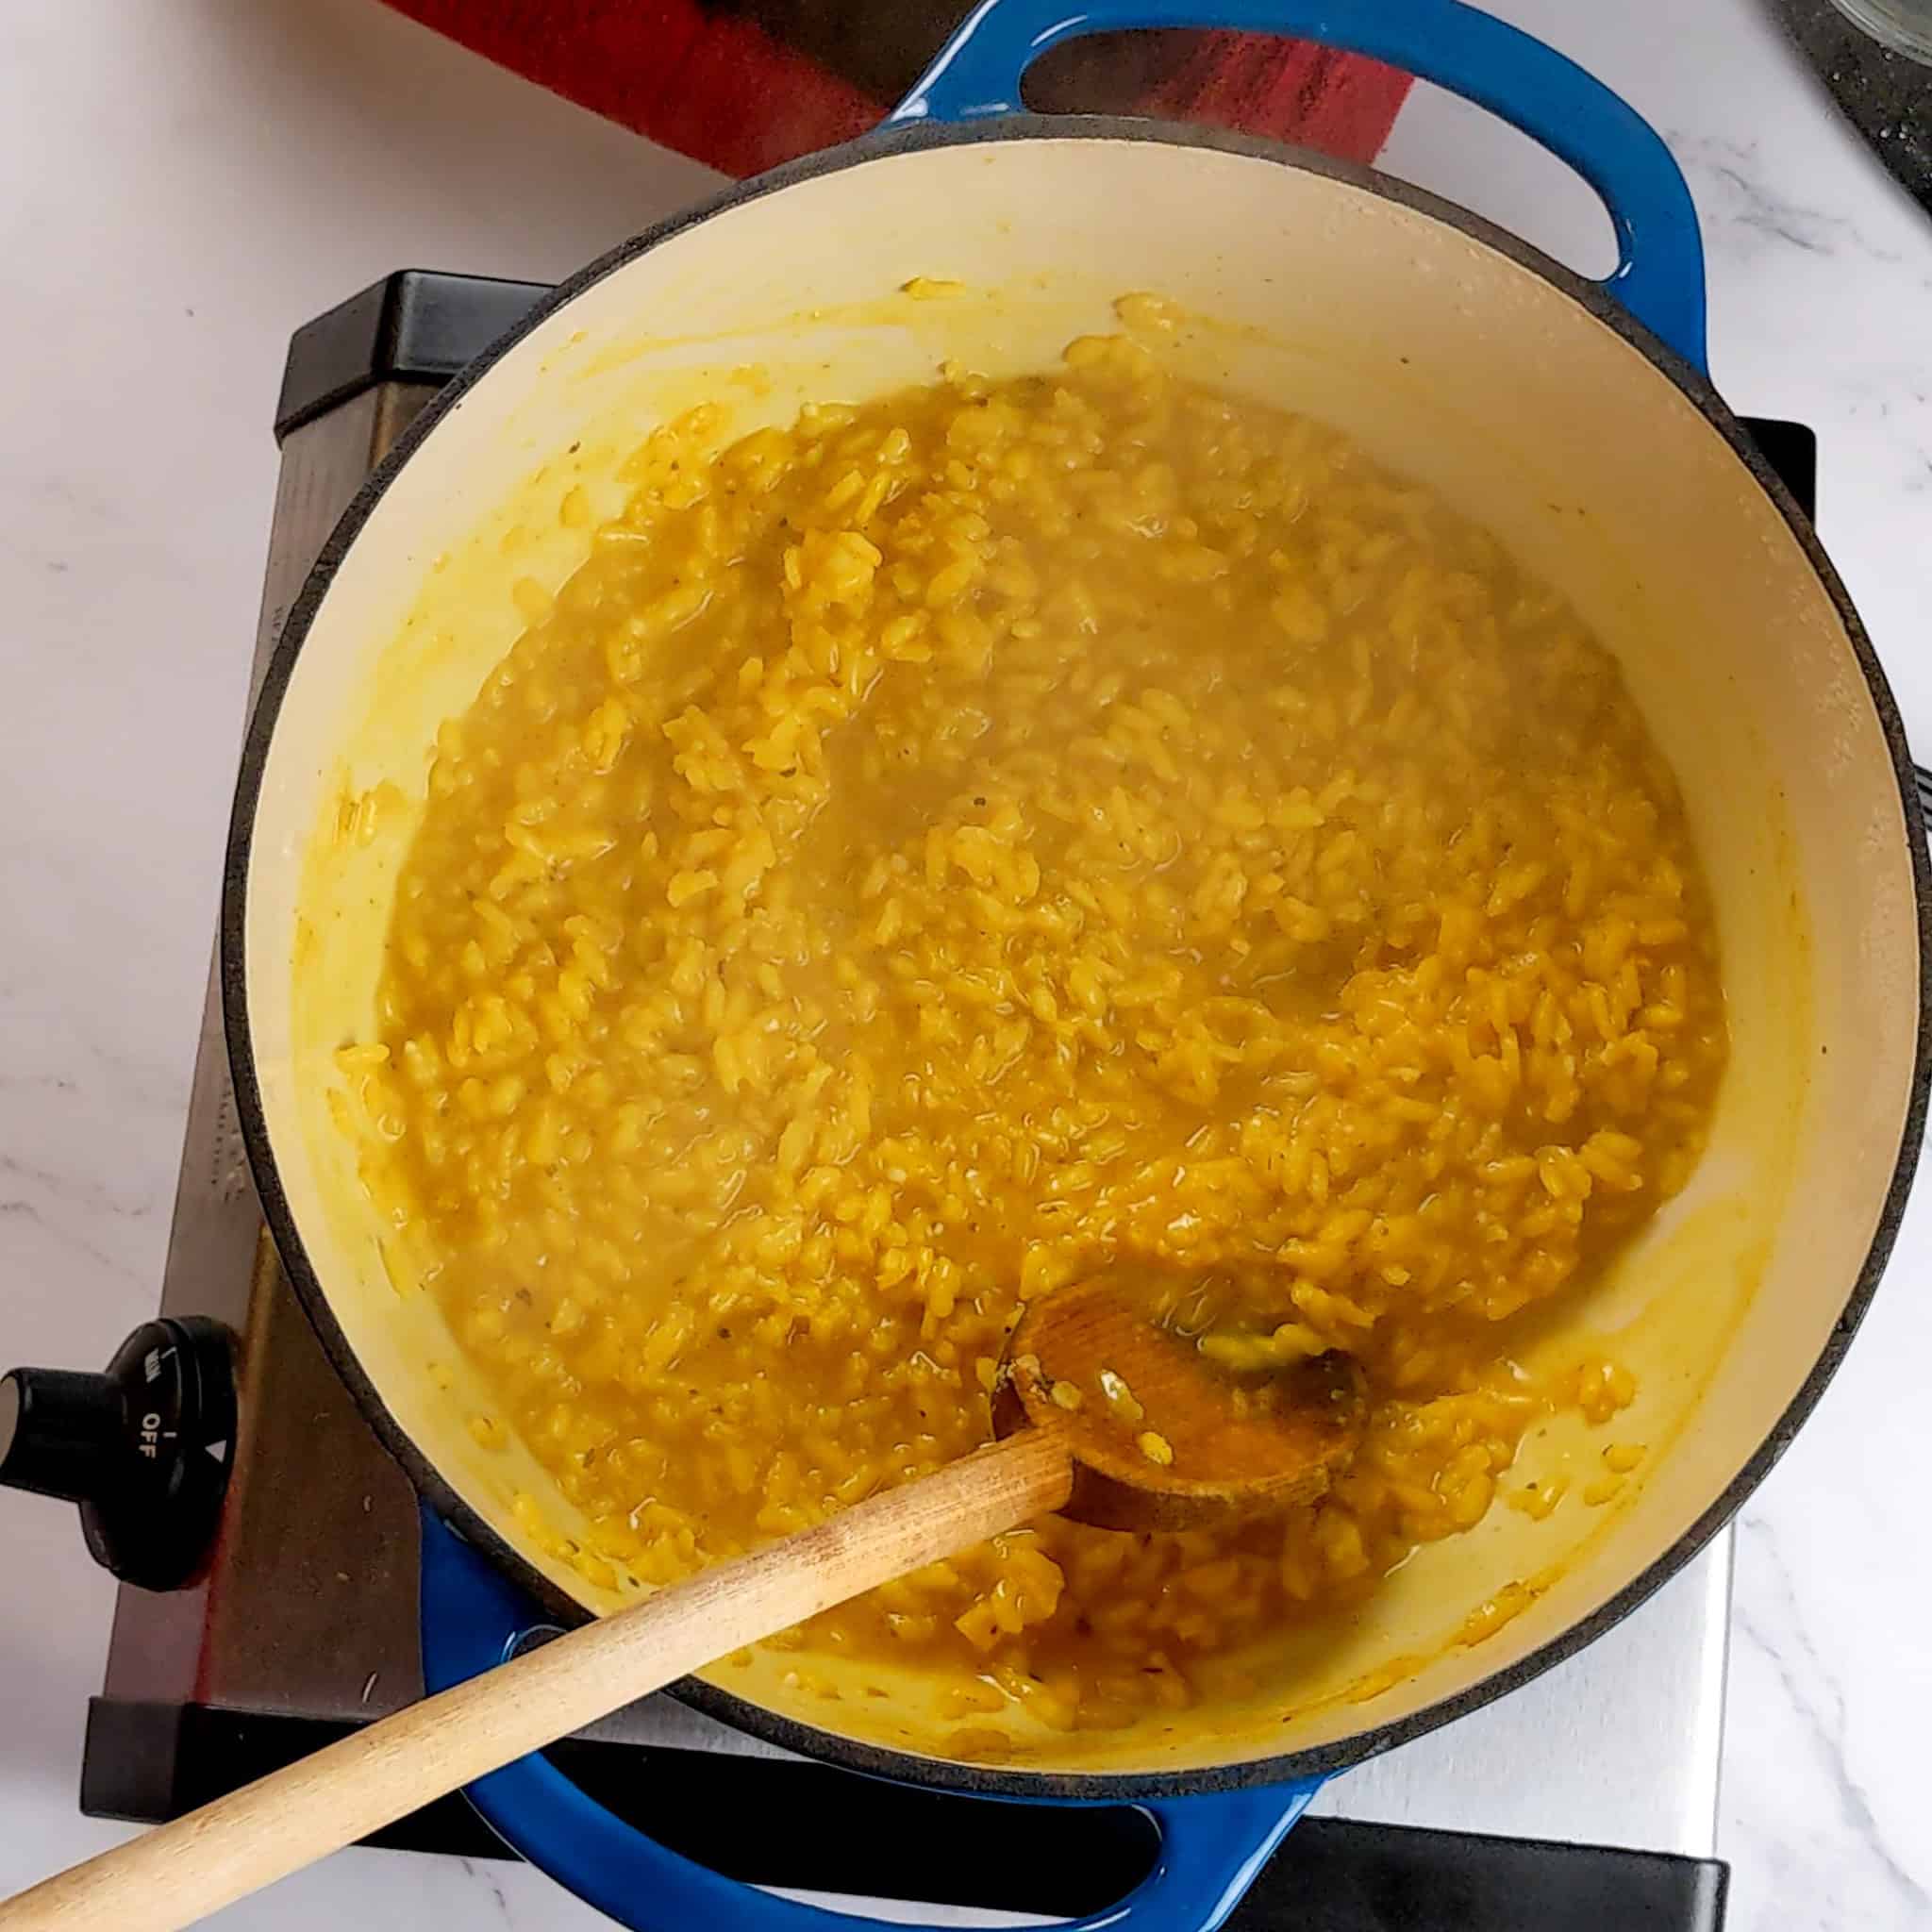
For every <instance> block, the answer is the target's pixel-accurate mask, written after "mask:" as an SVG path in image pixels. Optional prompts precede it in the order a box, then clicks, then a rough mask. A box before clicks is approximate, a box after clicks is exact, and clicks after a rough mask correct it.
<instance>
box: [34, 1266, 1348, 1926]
mask: <svg viewBox="0 0 1932 1932" xmlns="http://www.w3.org/2000/svg"><path fill="white" fill-rule="evenodd" d="M1103 1377H1106V1378H1110V1379H1108V1380H1107V1381H1103ZM1063 1383H1064V1384H1067V1385H1069V1386H1070V1387H1073V1388H1076V1389H1079V1390H1081V1391H1082V1395H1081V1399H1080V1400H1079V1402H1078V1404H1077V1406H1075V1407H1069V1406H1068V1402H1069V1398H1068V1397H1067V1396H1065V1395H1061V1396H1060V1397H1058V1398H1056V1395H1055V1392H1054V1391H1055V1390H1056V1388H1057V1387H1058V1386H1059V1385H1061V1384H1063ZM1115 1385H1118V1386H1119V1387H1124V1389H1126V1390H1127V1391H1128V1393H1127V1396H1126V1399H1125V1400H1124V1401H1123V1400H1120V1399H1118V1397H1116V1399H1114V1400H1111V1401H1109V1400H1108V1397H1107V1394H1106V1390H1107V1389H1108V1388H1111V1387H1114V1386H1115ZM1090 1390H1091V1391H1092V1393H1091V1398H1090V1397H1089V1395H1088V1394H1087V1392H1086V1391H1090ZM1253 1398H1254V1391H1253V1388H1252V1386H1249V1387H1248V1388H1247V1389H1245V1390H1243V1389H1242V1388H1241V1386H1239V1385H1237V1384H1236V1383H1234V1382H1233V1381H1231V1380H1230V1379H1229V1378H1228V1377H1227V1376H1226V1375H1225V1374H1222V1373H1220V1372H1217V1371H1216V1370H1215V1369H1214V1368H1213V1367H1212V1366H1211V1365H1210V1364H1209V1363H1208V1362H1207V1361H1206V1360H1205V1359H1204V1358H1203V1357H1202V1356H1201V1355H1200V1353H1199V1351H1198V1350H1196V1349H1194V1348H1192V1347H1191V1346H1190V1345H1188V1344H1187V1343H1186V1342H1185V1341H1182V1340H1181V1339H1180V1338H1178V1337H1175V1336H1174V1335H1171V1334H1169V1333H1167V1332H1166V1331H1165V1330H1163V1329H1160V1328H1158V1327H1157V1326H1156V1325H1155V1324H1154V1323H1153V1322H1152V1321H1151V1320H1150V1319H1149V1318H1148V1316H1147V1315H1146V1314H1144V1313H1143V1312H1141V1310H1140V1309H1139V1308H1137V1307H1136V1306H1135V1305H1134V1302H1133V1301H1132V1299H1130V1298H1128V1297H1125V1296H1124V1295H1122V1294H1121V1293H1119V1292H1115V1291H1110V1284H1109V1283H1108V1281H1107V1280H1106V1279H1104V1278H1102V1279H1099V1280H1095V1281H1091V1282H1088V1283H1083V1284H1080V1285H1077V1286H1071V1287H1068V1288H1064V1289H1061V1290H1059V1291H1057V1292H1056V1293H1054V1294H1052V1295H1049V1296H1046V1297H1044V1298H1042V1299H1041V1301H1039V1302H1038V1303H1036V1304H1035V1305H1033V1306H1032V1307H1029V1308H1028V1310H1027V1312H1026V1314H1025V1315H1024V1317H1023V1318H1022V1320H1021V1321H1020V1323H1019V1324H1018V1325H1017V1326H1016V1327H1015V1329H1014V1331H1013V1336H1012V1340H1011V1341H1010V1342H1009V1343H1008V1352H1007V1358H1006V1361H1005V1362H1004V1363H1003V1365H1002V1371H1001V1380H1000V1384H999V1386H998V1388H997V1390H996V1393H995V1400H994V1406H993V1413H994V1424H995V1428H996V1429H997V1430H998V1432H999V1434H1000V1435H1001V1437H1002V1438H1003V1440H1002V1441H998V1442H995V1443H993V1444H991V1445H990V1446H989V1447H987V1448H984V1449H979V1450H976V1451H974V1453H973V1454H972V1455H971V1456H968V1457H964V1458H962V1459H961V1460H960V1461H958V1462H956V1463H954V1464H952V1465H951V1466H950V1467H949V1468H946V1469H942V1470H941V1471H939V1472H938V1474H934V1475H929V1476H925V1477H923V1478H922V1479H921V1480H919V1481H918V1482H913V1483H908V1484H906V1485H904V1486H903V1487H901V1488H899V1489H896V1490H891V1491H887V1492H886V1493H885V1494H883V1495H879V1496H874V1497H872V1498H871V1499H869V1500H868V1501H866V1502H863V1503H859V1504H857V1505H855V1506H854V1507H851V1508H849V1509H846V1510H842V1511H841V1513H840V1514H839V1515H837V1516H834V1517H831V1518H830V1519H828V1520H827V1521H826V1522H824V1523H822V1524H818V1525H817V1527H815V1528H812V1529H808V1530H803V1531H800V1532H799V1533H798V1534H797V1535H795V1536H790V1537H787V1538H785V1539H784V1540H783V1541H780V1542H775V1543H772V1544H770V1545H768V1546H767V1547H766V1548H764V1549H761V1550H758V1551H757V1552H755V1553H754V1554H753V1555H751V1556H748V1557H740V1558H738V1559H737V1560H736V1561H734V1562H730V1563H723V1564H720V1565H718V1566H717V1567H716V1568H714V1569H710V1570H707V1571H704V1572H703V1573H702V1574H699V1575H697V1576H694V1577H692V1578H691V1579H690V1581H688V1582H685V1583H680V1584H676V1585H675V1586H673V1587H672V1588H670V1589H667V1590H662V1591H658V1592H657V1593H656V1594H654V1595H653V1596H651V1597H649V1598H647V1599H646V1600H645V1601H644V1602H642V1603H640V1604H638V1605H636V1606H634V1607H631V1608H629V1609H625V1610H620V1611H618V1612H617V1613H615V1614H614V1615H612V1616H608V1617H603V1618H599V1619H597V1620H595V1621H593V1622H591V1623H589V1624H584V1625H583V1626H582V1627H581V1628H579V1629H575V1630H573V1631H570V1632H569V1633H567V1634H566V1635H564V1636H562V1637H558V1638H557V1639H555V1640H554V1641H551V1642H549V1643H546V1644H544V1645H543V1646H541V1648H540V1649H536V1650H532V1651H528V1652H526V1653H525V1654H524V1655H523V1656H520V1657H514V1658H512V1659H511V1660H510V1661H509V1662H508V1663H505V1664H503V1665H500V1666H499V1667H498V1668H497V1669H495V1670H493V1671H490V1672H487V1673H485V1674H483V1675H481V1676H478V1677H473V1678H471V1679H470V1680H469V1681H468V1682H467V1683H463V1684H458V1685H456V1686H454V1687H453V1688H452V1689H450V1690H447V1691H439V1692H438V1693H437V1694H436V1695H435V1696H434V1697H426V1698H425V1699H424V1700H423V1701H422V1702H421V1703H420V1704H414V1705H411V1706H410V1707H408V1709H407V1710H402V1711H398V1712H396V1713H395V1714H394V1715H393V1716H392V1717H387V1718H383V1719H382V1720H380V1721H379V1722H378V1723H375V1724H371V1725H369V1726H368V1727H367V1728H366V1729H364V1730H361V1731H358V1732H357V1733H356V1735H355V1736H354V1737H350V1738H344V1739H342V1740H341V1741H340V1742H337V1743H334V1744H330V1745H328V1746H326V1747H325V1749H323V1750H321V1751H318V1752H316V1753H315V1754H314V1755H313V1756H312V1757H305V1758H303V1759H302V1760H301V1762H300V1763H297V1764H291V1765H290V1766H288V1767H287V1768H286V1769H284V1770H281V1771H277V1772H274V1773H272V1774H270V1775H269V1776H267V1777H264V1778H260V1779H258V1780H257V1782H256V1783H254V1784H252V1785H246V1786H244V1787H242V1790H237V1791H231V1792H230V1793H228V1794H227V1795H226V1796H225V1797H221V1798H217V1799H215V1800H214V1802H213V1803H212V1804H208V1805H204V1806H203V1807H201V1809H200V1810H198V1811H191V1812H189V1813H188V1814H187V1816H185V1817H182V1818H177V1819H175V1820H174V1821H172V1822H171V1823H169V1824H162V1825H158V1826H156V1827H155V1828H154V1829H153V1830H152V1831H149V1832H147V1833H145V1834H144V1835H143V1836H142V1837H140V1838H137V1839H133V1840H129V1841H128V1842H127V1843H126V1844H125V1845H120V1846H117V1847H116V1848H115V1849H114V1850H112V1851H109V1852H104V1853H102V1854H101V1855H100V1857H95V1858H90V1859H89V1860H88V1861H87V1862H86V1863H85V1864H81V1865H76V1866H75V1867H74V1868H73V1869H72V1870H70V1871H67V1872H63V1873H59V1874H56V1875H55V1876H54V1877H52V1878H48V1879H45V1880H43V1881H42V1883H41V1884H39V1885H36V1886H33V1887H31V1888H30V1889H29V1890H26V1891H24V1892H22V1893H20V1894H19V1895H18V1896H17V1897H15V1898H13V1899H11V1900H9V1901H8V1902H7V1903H5V1904H0V1932H19V1928H24V1927H29V1926H31V1927H46V1928H53V1927H58V1928H60V1932H83V1928H93V1927H98V1928H100V1932H172V1928H174V1927H175V1926H180V1925H187V1924H192V1923H193V1922H194V1921H195V1920H197V1919H200V1918H202V1917H204V1916H206V1915H207V1914H208V1913H209V1912H212V1911H215V1910H217V1909H219V1908H220V1907H223V1906H225V1905H227V1904H229V1903H230V1902H231V1901H233V1900H235V1899H238V1898H241V1897H242V1896H243V1895H244V1894H246V1893H248V1892H251V1891H253V1890H256V1889H257V1888H258V1887H259V1886H263V1885H267V1884H269V1883H271V1882H272V1881H273V1880H275V1879H277V1878H280V1877H283V1876H285V1875H286V1874H289V1873H291V1872H294V1871H297V1870H299V1869H300V1868H301V1867H302V1866H304V1865H307V1864H308V1863H310V1862H311V1861H312V1860H314V1859H316V1858H319V1857H323V1856H324V1855H325V1853H328V1852H332V1851H335V1850H337V1849H339V1848H340V1847H341V1846H343V1845H347V1844H353V1843H354V1842H355V1841H356V1840H358V1839H360V1838H365V1837H367V1836H368V1834H369V1833H371V1832H372V1831H375V1830H377V1829H379V1828H380V1827H381V1826H383V1825H385V1824H392V1823H393V1822H394V1821H395V1820H396V1819H398V1818H401V1817H403V1816H405V1815H406V1814H407V1813H408V1812H410V1811H412V1810H414V1809H416V1808H417V1807H419V1806H422V1805H426V1804H428V1803H429V1802H430V1801H431V1800H432V1799H434V1798H439V1797H441V1796H442V1795H443V1794H444V1793H445V1792H448V1791H453V1790H457V1789H458V1788H459V1787H460V1786H463V1785H466V1784H469V1783H470V1782H471V1781H472V1780H473V1779H475V1778H478V1777H481V1776H483V1775H484V1774H485V1773H487V1772H491V1771H495V1770H497V1769H498V1768H499V1767H500V1766H502V1765H505V1764H508V1763H509V1762H510V1761H511V1760H512V1759H514V1758H517V1757H523V1756H524V1755H525V1753H526V1752H530V1751H536V1750H540V1749H541V1748H542V1746H544V1745H546V1744H551V1743H555V1742H556V1740H558V1738H561V1737H564V1736H566V1735H567V1734H568V1733H570V1732H572V1731H575V1730H577V1729H579V1728H580V1727H581V1726H583V1725H584V1724H589V1723H591V1721H592V1720H593V1719H596V1718H600V1717H603V1716H606V1715H607V1714H608V1713H609V1712H610V1711H613V1710H616V1709H618V1708H619V1707H622V1706H624V1705H626V1704H629V1703H631V1702H632V1701H634V1700H635V1699H637V1698H640V1697H642V1696H644V1695H645V1694H646V1693H647V1692H649V1691H658V1690H661V1689H662V1688H663V1686H665V1685H666V1684H669V1683H673V1682H675V1680H676V1679H677V1678H679V1677H682V1676H685V1675H688V1674H690V1673H691V1672H692V1671H694V1670H696V1669H698V1668H699V1667H700V1666H702V1665H704V1664H707V1663H710V1662H712V1661H713V1660H714V1659H716V1658H718V1657H724V1656H726V1655H728V1654H729V1653H730V1652H732V1651H734V1650H737V1649H738V1648H740V1647H741V1645H743V1644H747V1643H754V1642H757V1641H758V1640H759V1639H760V1638H764V1637H770V1636H772V1635H773V1634H774V1633H775V1632H777V1631H780V1630H785V1629H789V1628H790V1627H791V1625H792V1624H797V1623H800V1622H802V1621H803V1620H804V1619H805V1618H807V1617H810V1616H814V1615H816V1614H817V1613H818V1612H819V1611H821V1610H825V1609H829V1608H831V1607H833V1606H834V1605H835V1604H840V1603H843V1602H844V1601H845V1600H846V1599H847V1598H849V1597H854V1596H858V1595H859V1594H860V1593H861V1592H863V1591H868V1590H871V1589H873V1588H874V1586H875V1585H877V1584H881V1583H887V1582H890V1581H891V1579H892V1578H893V1577H896V1576H903V1575H904V1574H907V1572H908V1571H911V1570H917V1569H919V1568H920V1567H921V1566H922V1565H924V1564H926V1563H931V1562H936V1561H938V1560H939V1559H940V1558H941V1557H947V1556H951V1555H953V1554H954V1553H956V1552H957V1551H958V1550H961V1549H964V1548H966V1547H967V1546H968V1545H969V1544H972V1543H975V1542H978V1541H981V1540H982V1539H983V1538H986V1537H989V1536H995V1535H997V1534H998V1533H999V1532H1001V1531H1002V1530H1008V1529H1013V1528H1016V1527H1017V1526H1018V1525H1019V1524H1023V1523H1025V1522H1027V1521H1028V1520H1029V1519H1030V1518H1032V1517H1035V1516H1039V1515H1041V1514H1044V1513H1046V1512H1048V1511H1051V1510H1066V1511H1068V1512H1069V1513H1071V1514H1073V1515H1074V1516H1077V1517H1079V1518H1081V1519H1082V1520H1083V1521H1087V1522H1091V1523H1097V1524H1103V1525H1105V1526H1106V1527H1108V1528H1113V1529H1156V1528H1158V1529H1171V1528H1176V1527H1182V1526H1191V1525H1200V1524H1208V1523H1212V1522H1215V1521H1226V1520H1232V1519H1236V1518H1239V1517H1241V1516H1244V1515H1249V1514H1252V1513H1254V1512H1255V1511H1256V1510H1257V1509H1261V1508H1266V1507H1280V1506H1285V1505H1286V1504H1289V1503H1291V1502H1307V1501H1310V1500H1312V1499H1313V1498H1315V1497H1316V1496H1319V1495H1320V1494H1321V1493H1322V1492H1323V1491H1324V1490H1325V1489H1326V1487H1327V1485H1328V1481H1329V1478H1330V1476H1331V1475H1332V1474H1334V1473H1335V1472H1336V1471H1338V1470H1339V1469H1340V1468H1341V1467H1342V1466H1343V1465H1344V1464H1345V1463H1346V1461H1347V1460H1348V1458H1349V1457H1350V1456H1352V1455H1353V1454H1354V1451H1355V1448H1356V1445H1357V1441H1359V1438H1360V1434H1361V1428H1362V1423H1363V1412H1364V1407H1365V1405H1364V1402H1363V1399H1362V1394H1361V1388H1360V1383H1359V1379H1358V1375H1357V1371H1356V1370H1355V1368H1354V1366H1353V1364H1351V1363H1349V1362H1347V1360H1346V1359H1345V1358H1344V1357H1320V1358H1318V1360H1317V1361H1315V1362H1313V1363H1304V1364H1302V1365H1301V1367H1300V1368H1298V1369H1296V1370H1293V1371H1290V1372H1288V1374H1287V1376H1286V1378H1285V1379H1284V1380H1283V1382H1282V1383H1281V1385H1280V1386H1279V1387H1278V1388H1276V1389H1275V1390H1274V1391H1272V1396H1271V1400H1270V1401H1269V1402H1268V1403H1266V1404H1257V1402H1256V1401H1255V1400H1254V1399H1253ZM1137 1407H1138V1408H1139V1409H1140V1411H1141V1413H1140V1415H1139V1416H1138V1417H1137V1416H1136V1415H1135V1413H1134V1410H1135V1409H1136V1408H1137ZM1244 1409H1245V1410H1246V1412H1245V1413H1243V1412H1242V1411H1243V1410H1244ZM1149 1437H1153V1438H1158V1445H1159V1446H1158V1447H1155V1445H1153V1444H1149V1443H1147V1442H1145V1441H1143V1439H1145V1438H1149ZM1150 1448H1153V1449H1154V1453H1153V1454H1150V1453H1149V1449H1150ZM1162 1448H1164V1449H1165V1450H1167V1451H1169V1452H1170V1453H1171V1457H1172V1459H1171V1460H1163V1459H1159V1456H1160V1449H1162Z"/></svg>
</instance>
